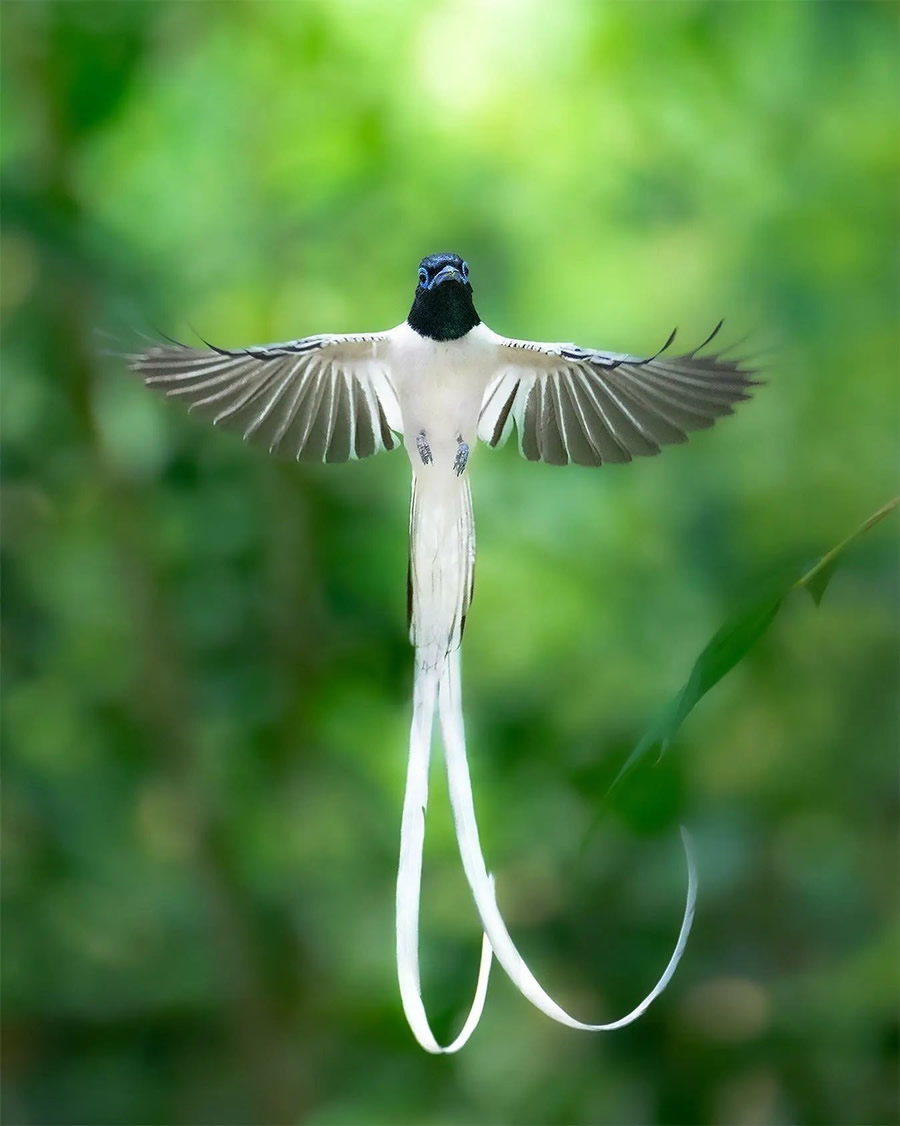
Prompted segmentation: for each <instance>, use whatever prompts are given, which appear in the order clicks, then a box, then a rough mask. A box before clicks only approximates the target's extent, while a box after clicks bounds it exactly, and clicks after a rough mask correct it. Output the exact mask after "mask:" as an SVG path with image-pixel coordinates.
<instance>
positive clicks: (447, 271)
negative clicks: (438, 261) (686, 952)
mask: <svg viewBox="0 0 900 1126" xmlns="http://www.w3.org/2000/svg"><path fill="white" fill-rule="evenodd" d="M447 281H455V282H459V284H460V285H465V284H466V279H465V278H464V277H463V276H462V274H461V273H460V271H459V270H457V268H456V267H455V266H445V267H444V268H443V270H441V272H440V273H439V274H436V275H435V277H434V278H433V279H432V282H431V285H430V286H429V287H428V288H429V289H434V288H435V286H438V285H443V283H444V282H447Z"/></svg>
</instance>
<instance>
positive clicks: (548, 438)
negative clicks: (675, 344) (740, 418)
mask: <svg viewBox="0 0 900 1126" xmlns="http://www.w3.org/2000/svg"><path fill="white" fill-rule="evenodd" d="M720 328H721V323H720V324H719V325H717V326H716V328H715V329H714V330H713V332H712V333H711V334H710V335H709V337H707V339H706V340H705V341H704V342H703V344H701V345H700V346H699V348H695V349H694V350H693V351H692V352H687V353H685V354H684V355H679V356H672V357H669V356H668V355H666V356H664V355H663V353H665V352H666V349H667V348H668V347H669V345H670V344H671V343H672V341H673V339H674V336H675V334H674V333H673V334H672V335H671V336H670V337H669V339H668V340H667V342H666V343H665V344H664V345H663V347H662V348H661V349H660V350H659V352H656V353H654V354H653V355H652V356H647V357H640V356H630V355H627V354H626V353H622V352H601V351H597V350H596V349H589V348H580V347H579V346H578V345H575V344H540V343H538V342H536V341H531V340H509V339H505V338H503V337H497V338H496V339H497V343H498V345H499V352H500V356H501V363H500V366H499V369H498V372H497V374H496V375H495V376H494V378H493V379H492V380H491V381H490V383H489V385H488V388H487V391H486V392H485V395H484V399H483V401H482V407H481V414H480V416H479V425H478V434H479V437H480V438H482V440H483V441H485V442H487V443H488V444H489V445H492V446H497V445H500V444H502V442H504V441H505V440H506V438H507V436H508V434H509V430H510V427H511V425H512V423H513V422H514V423H515V426H516V428H517V430H518V432H519V446H520V449H521V452H522V454H523V456H525V457H527V458H528V459H529V460H531V461H545V462H548V463H549V464H551V465H565V464H567V463H569V462H574V463H576V464H578V465H603V464H605V463H606V462H624V461H631V459H632V458H633V457H647V456H651V455H653V454H656V453H659V451H660V449H661V448H662V447H663V446H666V445H673V444H677V443H680V442H684V441H686V440H687V435H688V432H689V431H691V430H703V429H706V428H707V427H709V426H712V424H713V423H714V422H715V420H716V419H717V418H721V417H722V416H724V415H727V414H732V413H733V411H734V407H735V405H736V404H737V403H739V402H742V401H743V400H745V399H748V398H750V393H751V390H752V388H753V387H754V386H756V385H757V384H758V383H759V380H758V379H756V378H755V376H756V372H755V371H754V370H753V369H751V368H750V367H746V366H744V365H743V363H742V361H740V360H735V359H728V360H726V359H723V358H722V356H721V355H703V356H700V355H698V354H697V353H698V352H699V351H700V349H701V348H704V347H706V346H707V345H708V344H709V343H710V342H711V341H712V339H713V338H714V337H715V336H716V335H717V334H718V332H719V329H720Z"/></svg>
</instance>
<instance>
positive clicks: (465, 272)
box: [462, 262, 469, 281]
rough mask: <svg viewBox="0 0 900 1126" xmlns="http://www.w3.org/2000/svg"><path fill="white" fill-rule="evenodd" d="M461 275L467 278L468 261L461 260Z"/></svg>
mask: <svg viewBox="0 0 900 1126" xmlns="http://www.w3.org/2000/svg"><path fill="white" fill-rule="evenodd" d="M462 276H463V277H464V278H465V279H466V281H468V280H469V263H468V262H463V264H462Z"/></svg>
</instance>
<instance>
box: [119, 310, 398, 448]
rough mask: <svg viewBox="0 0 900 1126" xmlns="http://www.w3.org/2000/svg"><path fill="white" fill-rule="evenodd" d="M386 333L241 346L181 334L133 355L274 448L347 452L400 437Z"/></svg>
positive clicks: (219, 418)
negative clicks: (200, 344) (189, 339)
mask: <svg viewBox="0 0 900 1126" xmlns="http://www.w3.org/2000/svg"><path fill="white" fill-rule="evenodd" d="M387 336H388V334H387V333H384V332H382V333H369V334H358V335H352V336H349V335H348V336H338V335H332V336H307V337H305V338H304V339H302V340H291V341H288V342H286V343H284V344H267V345H263V346H261V347H258V348H239V349H233V350H232V349H226V348H216V347H215V346H214V345H207V346H206V347H205V348H188V347H186V346H185V345H183V344H179V343H177V341H172V342H171V344H170V345H158V346H156V347H153V348H150V349H148V350H147V351H146V352H140V353H132V354H130V355H127V356H126V357H125V358H126V359H127V361H128V365H129V367H130V368H131V370H132V371H135V372H137V373H138V374H139V375H141V376H142V377H143V379H144V382H145V383H146V384H147V385H148V386H149V387H154V388H156V389H157V390H159V391H162V392H163V393H164V394H165V395H167V396H169V397H170V398H174V399H182V400H183V401H184V402H186V403H188V404H189V410H191V411H196V412H197V413H198V414H201V415H204V416H205V417H207V418H211V419H212V421H213V423H214V424H216V425H220V426H223V427H226V428H227V429H229V430H237V431H238V432H239V433H241V434H242V435H243V437H244V438H245V439H247V440H248V441H253V442H258V443H260V444H262V445H265V446H268V448H269V451H270V453H276V452H277V453H280V454H283V455H286V456H288V457H293V458H296V459H297V460H298V461H301V460H302V461H348V460H351V459H356V458H360V457H369V455H370V454H374V453H378V451H379V450H392V449H394V448H395V446H396V445H397V444H398V442H397V439H396V437H395V434H394V432H396V433H400V431H401V421H400V409H399V406H398V404H397V397H396V395H395V393H394V389H393V386H392V384H391V380H390V373H389V370H388V366H387V363H386V361H385V354H386V351H387V349H386V347H385V341H386V338H387Z"/></svg>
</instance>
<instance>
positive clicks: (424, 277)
mask: <svg viewBox="0 0 900 1126" xmlns="http://www.w3.org/2000/svg"><path fill="white" fill-rule="evenodd" d="M427 281H428V271H427V270H426V269H425V267H424V266H420V267H419V285H425V283H426V282H427Z"/></svg>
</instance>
